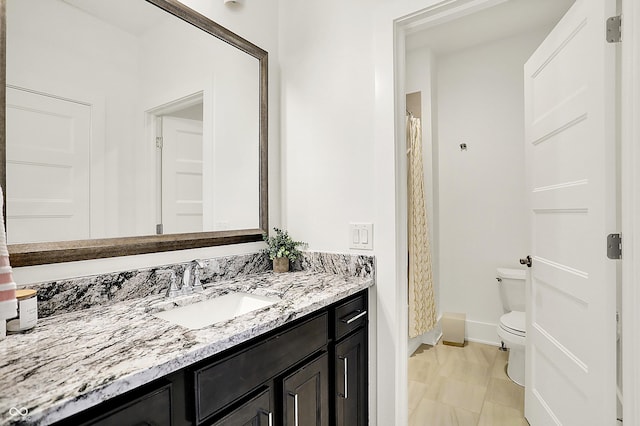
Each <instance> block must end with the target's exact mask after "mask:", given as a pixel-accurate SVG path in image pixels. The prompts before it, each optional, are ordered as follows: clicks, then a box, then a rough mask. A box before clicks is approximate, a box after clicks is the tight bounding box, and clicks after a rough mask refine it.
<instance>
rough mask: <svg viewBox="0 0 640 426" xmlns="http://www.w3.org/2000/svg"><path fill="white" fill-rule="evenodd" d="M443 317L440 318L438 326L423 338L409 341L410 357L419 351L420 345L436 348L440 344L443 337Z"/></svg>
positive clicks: (419, 337) (418, 337)
mask: <svg viewBox="0 0 640 426" xmlns="http://www.w3.org/2000/svg"><path fill="white" fill-rule="evenodd" d="M441 318H442V316H440V317H438V322H437V323H436V326H435V327H434V328H433V329H432V330H429V331H427V332H426V333H424V334H423V335H421V336H417V337H414V338H412V339H409V345H408V351H407V353H408V354H409V356H411V355H413V353H414V352H415V351H416V350H418V348H419V347H420V345H431V346H435V345H436V344H437V343H438V340H440V338H441V337H442V326H441V325H440V319H441Z"/></svg>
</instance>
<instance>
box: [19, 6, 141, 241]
mask: <svg viewBox="0 0 640 426" xmlns="http://www.w3.org/2000/svg"><path fill="white" fill-rule="evenodd" d="M70 46H71V47H70ZM137 53H138V52H137V46H136V43H135V37H134V36H133V35H131V34H129V33H127V32H125V31H123V30H121V29H119V28H117V27H114V26H112V25H109V24H106V23H104V22H102V21H100V20H99V19H97V18H94V17H92V16H90V15H88V14H86V13H84V12H82V11H80V10H78V9H76V8H74V7H72V6H69V5H68V4H66V3H64V2H61V1H52V0H8V3H7V84H9V85H15V86H18V87H22V88H28V89H31V90H35V91H38V92H42V93H45V94H51V95H55V96H58V97H62V98H66V99H73V100H79V101H82V102H86V103H88V104H91V105H92V119H91V125H92V129H91V133H92V141H91V144H92V146H91V147H90V150H91V190H92V193H91V237H104V236H121V235H132V233H133V232H134V222H133V220H132V219H133V218H132V216H131V214H130V212H131V207H132V205H133V200H134V199H135V192H134V190H135V187H134V186H132V185H131V184H130V183H131V170H132V166H133V165H134V161H135V160H134V155H133V154H134V152H133V147H134V141H135V140H136V139H139V134H136V132H140V131H141V129H140V130H137V127H136V126H135V124H136V122H137V120H136V119H135V110H136V97H135V94H136V87H137V83H138V80H139V78H138V65H137ZM105 118H106V122H105ZM8 126H11V123H8ZM105 136H106V141H105ZM10 144H11V141H9V140H8V141H7V145H10ZM7 180H8V182H10V181H11V175H8V177H7ZM9 185H11V184H10V183H9ZM9 189H10V188H9ZM7 207H8V209H9V210H10V209H11V199H8V200H7ZM8 231H9V233H10V232H11V230H10V229H9V230H8ZM71 238H72V239H75V238H73V237H71ZM67 239H68V238H67ZM9 242H11V241H9Z"/></svg>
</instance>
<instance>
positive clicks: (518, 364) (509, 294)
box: [496, 268, 527, 386]
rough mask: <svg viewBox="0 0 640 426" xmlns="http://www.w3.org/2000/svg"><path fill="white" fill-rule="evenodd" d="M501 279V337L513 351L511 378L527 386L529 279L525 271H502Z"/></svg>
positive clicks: (509, 374) (499, 333)
mask: <svg viewBox="0 0 640 426" xmlns="http://www.w3.org/2000/svg"><path fill="white" fill-rule="evenodd" d="M496 272H497V278H496V279H497V280H498V286H499V287H500V298H501V299H502V307H503V308H504V310H505V312H506V313H505V314H504V315H502V316H501V317H500V321H499V323H498V336H499V337H500V340H502V342H504V345H505V346H506V347H507V348H509V364H508V366H507V375H508V376H509V378H510V379H511V380H513V381H514V382H516V383H517V384H519V385H520V386H524V344H525V338H526V335H525V290H524V286H525V279H526V274H527V273H526V271H524V270H522V269H506V268H498V269H497V270H496Z"/></svg>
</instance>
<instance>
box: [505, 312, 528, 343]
mask: <svg viewBox="0 0 640 426" xmlns="http://www.w3.org/2000/svg"><path fill="white" fill-rule="evenodd" d="M525 319H526V317H525V313H524V312H520V311H511V312H509V313H506V314H504V315H502V316H501V317H500V328H502V329H503V330H504V331H506V332H507V333H511V334H514V335H516V336H519V337H525V336H526V332H525Z"/></svg>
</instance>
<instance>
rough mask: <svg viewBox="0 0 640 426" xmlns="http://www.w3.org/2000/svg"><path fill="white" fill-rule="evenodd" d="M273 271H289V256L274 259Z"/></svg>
mask: <svg viewBox="0 0 640 426" xmlns="http://www.w3.org/2000/svg"><path fill="white" fill-rule="evenodd" d="M273 272H289V258H288V257H276V258H275V259H273Z"/></svg>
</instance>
